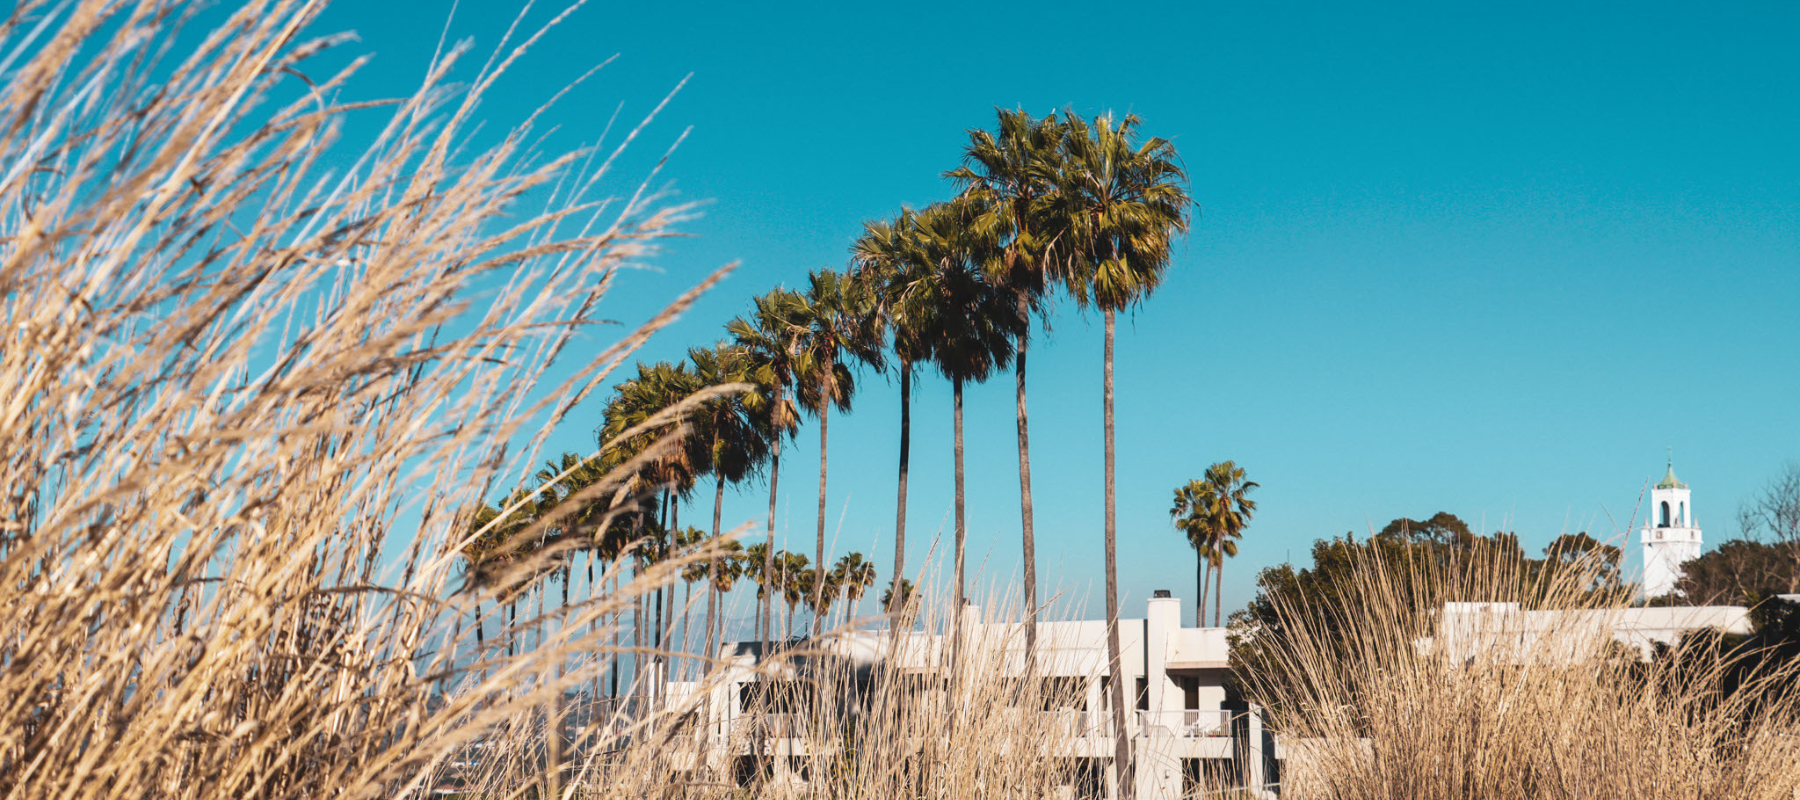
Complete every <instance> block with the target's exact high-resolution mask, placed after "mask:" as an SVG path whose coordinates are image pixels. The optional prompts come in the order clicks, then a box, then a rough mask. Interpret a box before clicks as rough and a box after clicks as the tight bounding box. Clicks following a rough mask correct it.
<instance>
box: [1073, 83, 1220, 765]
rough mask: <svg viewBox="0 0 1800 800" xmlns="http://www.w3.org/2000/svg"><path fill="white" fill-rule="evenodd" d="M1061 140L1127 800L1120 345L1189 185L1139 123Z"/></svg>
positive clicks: (1163, 259) (1083, 129)
mask: <svg viewBox="0 0 1800 800" xmlns="http://www.w3.org/2000/svg"><path fill="white" fill-rule="evenodd" d="M1067 124H1068V130H1067V134H1066V135H1065V136H1064V137H1063V140H1062V145H1063V146H1062V151H1063V162H1064V164H1063V170H1062V176H1061V178H1062V180H1061V185H1060V186H1059V187H1058V191H1057V196H1056V198H1055V200H1054V201H1053V202H1054V205H1055V206H1056V210H1055V211H1054V212H1053V213H1055V214H1056V215H1057V216H1058V217H1059V218H1061V219H1063V220H1065V224H1066V228H1065V231H1064V234H1063V235H1064V236H1065V237H1067V242H1068V246H1069V247H1070V248H1071V250H1072V253H1073V254H1074V255H1073V258H1072V261H1071V266H1072V268H1073V269H1074V270H1075V272H1074V274H1073V276H1072V277H1073V278H1074V279H1073V280H1070V281H1068V284H1069V288H1070V289H1071V291H1072V293H1073V294H1074V296H1075V300H1076V302H1077V303H1079V304H1081V305H1084V306H1085V305H1094V306H1098V307H1099V308H1100V312H1101V314H1102V316H1103V317H1104V319H1105V329H1106V334H1105V337H1106V338H1105V345H1104V347H1103V348H1102V359H1103V364H1102V379H1101V383H1102V387H1103V388H1102V390H1101V406H1102V411H1101V419H1102V424H1103V427H1104V429H1105V436H1104V439H1105V448H1104V462H1105V466H1104V472H1105V478H1104V484H1105V492H1106V533H1105V547H1106V630H1107V637H1106V638H1107V658H1108V661H1109V662H1110V665H1111V676H1112V695H1113V696H1112V703H1113V725H1114V731H1115V737H1114V742H1113V747H1114V757H1113V764H1114V767H1115V769H1116V770H1117V775H1118V781H1119V788H1120V790H1121V795H1124V796H1126V797H1127V798H1129V795H1130V792H1131V787H1132V781H1131V776H1132V774H1133V772H1134V771H1135V770H1134V768H1133V767H1132V765H1131V742H1130V739H1129V738H1128V737H1127V735H1126V729H1125V686H1124V676H1123V674H1122V670H1121V666H1120V661H1119V658H1120V655H1119V596H1118V558H1117V540H1118V525H1117V508H1116V496H1115V491H1114V488H1115V487H1114V481H1113V452H1114V448H1113V337H1114V331H1115V328H1116V317H1117V314H1118V312H1119V310H1120V309H1129V308H1131V307H1132V306H1134V305H1136V304H1137V303H1139V302H1142V301H1143V300H1144V299H1145V298H1147V297H1149V296H1150V294H1151V293H1152V292H1154V291H1155V290H1156V287H1157V286H1158V285H1159V284H1161V283H1162V278H1163V274H1164V272H1165V271H1167V269H1168V266H1169V252H1170V247H1171V244H1172V242H1173V239H1174V237H1175V234H1177V233H1180V232H1184V231H1186V230H1187V227H1188V209H1189V208H1190V207H1191V206H1192V205H1193V200H1192V198H1190V197H1189V195H1188V190H1187V175H1186V173H1185V172H1184V171H1183V169H1182V166H1181V164H1180V161H1179V160H1178V159H1177V157H1176V154H1175V146H1174V145H1173V144H1171V143H1169V142H1168V141H1167V140H1164V139H1160V138H1155V137H1152V138H1150V139H1148V140H1145V141H1143V142H1141V143H1140V142H1139V141H1138V136H1137V126H1138V119H1137V117H1136V116H1133V115H1126V116H1125V117H1124V118H1123V119H1115V118H1114V117H1112V116H1111V115H1103V116H1099V117H1096V118H1094V120H1093V123H1092V124H1091V125H1090V124H1089V123H1087V122H1086V121H1084V120H1082V119H1081V118H1080V117H1077V116H1075V115H1073V114H1070V115H1069V116H1068V120H1067Z"/></svg>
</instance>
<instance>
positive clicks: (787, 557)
mask: <svg viewBox="0 0 1800 800" xmlns="http://www.w3.org/2000/svg"><path fill="white" fill-rule="evenodd" d="M778 555H779V558H777V559H776V562H777V564H778V567H777V569H778V570H779V572H778V573H777V575H776V580H775V581H774V582H773V583H774V585H775V587H776V588H777V589H778V590H779V591H780V592H781V600H782V602H784V603H787V607H788V613H787V627H786V628H784V629H783V631H782V632H783V633H784V634H785V636H786V637H787V638H790V639H791V638H793V636H794V612H795V611H796V610H798V609H799V606H800V602H801V601H803V600H805V599H807V596H808V595H809V594H812V593H813V591H814V588H813V580H814V578H813V573H812V572H810V571H808V570H807V567H808V566H810V562H809V561H808V560H807V558H806V554H805V553H788V552H783V553H779V554H778Z"/></svg>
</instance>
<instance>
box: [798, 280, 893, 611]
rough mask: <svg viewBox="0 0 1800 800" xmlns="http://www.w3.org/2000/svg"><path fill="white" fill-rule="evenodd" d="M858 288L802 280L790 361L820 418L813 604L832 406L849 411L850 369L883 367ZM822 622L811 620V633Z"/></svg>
mask: <svg viewBox="0 0 1800 800" xmlns="http://www.w3.org/2000/svg"><path fill="white" fill-rule="evenodd" d="M861 288H862V287H859V286H857V285H856V283H855V282H854V281H852V280H850V279H848V278H846V277H845V276H843V275H842V274H840V273H837V272H834V271H832V270H820V271H818V272H814V273H811V274H810V275H808V276H807V288H806V291H805V292H803V293H802V294H801V298H802V304H803V305H802V307H801V312H800V313H799V314H798V315H797V316H796V318H795V319H796V321H798V322H799V323H800V324H801V325H802V326H803V328H804V330H803V331H801V332H800V333H799V335H798V340H799V342H800V346H799V348H798V349H797V351H796V352H797V354H798V358H797V359H796V360H795V377H794V385H795V387H796V389H797V390H798V391H797V394H798V396H799V400H800V406H801V407H802V408H804V409H806V410H807V411H810V412H812V414H813V416H815V417H817V418H818V420H819V517H818V540H817V549H816V551H815V553H816V554H815V556H814V558H815V559H816V560H815V570H816V571H817V572H818V574H817V575H815V576H814V577H813V581H812V592H813V598H812V605H813V606H815V607H817V606H819V605H820V604H821V602H822V599H823V597H822V595H821V593H822V592H824V591H825V568H826V564H825V465H826V451H827V450H828V445H829V444H830V440H829V433H830V423H831V408H832V406H836V407H837V409H838V410H839V411H849V410H850V399H851V397H852V396H853V395H855V393H856V378H855V375H854V374H853V373H852V371H851V367H852V366H854V365H856V364H858V363H861V364H867V365H869V366H872V367H874V368H876V369H881V367H882V355H881V336H880V334H879V329H878V326H877V324H876V316H875V314H874V313H873V305H872V303H871V298H870V297H869V296H868V293H867V292H864V291H859V289H861ZM820 623H821V621H820V620H819V618H818V617H817V616H815V617H814V618H813V633H815V634H817V633H818V632H819V630H820V628H819V625H820Z"/></svg>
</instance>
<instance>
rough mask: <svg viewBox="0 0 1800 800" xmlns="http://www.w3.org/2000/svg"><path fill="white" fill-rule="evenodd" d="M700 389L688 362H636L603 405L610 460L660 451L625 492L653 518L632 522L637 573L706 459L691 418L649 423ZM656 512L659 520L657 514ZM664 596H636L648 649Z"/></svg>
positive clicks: (655, 551) (659, 627)
mask: <svg viewBox="0 0 1800 800" xmlns="http://www.w3.org/2000/svg"><path fill="white" fill-rule="evenodd" d="M701 388H703V386H702V384H701V382H700V381H699V380H698V379H697V378H696V376H695V375H694V373H693V372H691V371H689V370H688V368H687V364H686V362H683V363H680V364H671V363H669V362H666V361H659V362H656V363H654V364H644V363H639V364H638V365H637V375H636V376H634V377H632V378H631V379H629V380H626V381H625V382H624V383H621V384H619V386H618V387H617V388H616V390H615V395H614V397H613V400H612V401H611V402H609V403H608V404H607V408H606V412H605V415H604V421H603V424H602V426H601V438H602V441H603V442H606V443H610V445H611V446H610V448H609V449H608V450H607V454H606V457H607V459H608V460H609V461H611V462H615V463H621V464H622V463H625V462H627V461H629V460H630V459H632V458H635V457H637V456H640V455H643V454H645V453H646V452H651V448H653V447H660V449H659V450H657V451H656V452H657V455H656V456H655V457H654V458H652V459H650V460H649V461H648V462H647V463H646V464H644V465H642V466H641V467H639V468H638V471H637V473H636V474H635V475H634V476H633V477H632V478H631V480H630V482H629V483H628V490H629V492H630V493H631V494H632V495H635V496H638V497H639V498H641V499H640V501H639V502H640V503H642V502H644V501H645V500H647V501H648V502H649V503H650V504H651V506H650V508H649V509H648V510H649V511H650V512H651V514H652V516H653V519H650V520H648V521H646V520H644V519H643V518H642V512H640V514H639V518H638V519H637V520H636V521H635V522H634V524H635V525H636V526H637V528H638V532H637V533H635V534H634V538H638V537H642V538H643V539H644V542H645V545H646V546H644V547H640V548H639V549H638V551H637V553H636V558H635V560H634V563H635V565H636V567H637V568H638V569H639V570H640V571H643V570H645V569H648V568H649V567H650V566H651V565H652V564H654V563H655V558H657V557H660V556H661V555H662V548H663V547H664V546H665V543H664V542H662V541H660V540H659V539H657V538H655V537H660V536H662V535H664V534H665V533H666V531H667V530H668V529H669V527H670V526H669V522H670V520H669V519H668V515H669V514H670V510H671V509H672V508H673V502H672V501H673V499H674V498H676V497H687V496H688V495H690V494H691V493H692V491H693V488H694V486H695V484H696V483H697V482H698V480H699V473H700V467H701V466H702V462H703V461H704V459H705V450H704V448H701V447H698V446H696V444H695V439H694V437H693V436H691V435H690V434H691V433H692V430H693V428H692V423H691V422H690V420H689V419H686V418H681V417H677V418H672V419H667V420H663V421H660V422H658V423H657V424H655V425H649V424H648V423H650V422H651V420H652V419H655V418H656V417H657V416H658V415H660V414H663V413H664V412H666V411H668V410H669V409H670V408H672V407H674V406H676V404H678V403H680V402H682V401H684V400H686V399H688V398H689V397H690V396H692V395H693V394H694V393H696V392H698V391H700V389H701ZM646 426H647V427H646ZM640 428H641V429H640ZM634 429H640V430H638V432H637V433H636V434H635V435H633V436H632V437H630V438H629V439H624V438H622V437H624V435H625V433H626V432H627V431H630V430H634ZM669 437H674V438H676V439H677V441H676V442H674V443H673V445H672V446H671V445H670V444H668V443H667V442H666V441H665V440H666V439H667V438H669ZM640 507H641V506H640ZM659 509H660V511H661V514H660V516H658V515H657V511H658V510H659ZM667 598H668V590H667V589H666V588H664V587H658V588H657V589H656V590H655V591H654V592H653V593H652V595H651V596H650V597H648V598H646V597H644V596H643V595H639V596H638V598H637V603H638V613H637V620H638V623H637V626H636V627H637V629H638V631H639V632H638V633H637V643H638V644H639V646H642V645H644V644H645V643H646V642H649V643H650V644H651V646H653V647H656V648H658V649H660V647H661V645H662V637H663V624H662V623H663V619H662V617H663V609H664V608H665V607H666V606H667ZM645 603H649V604H650V606H651V609H650V612H651V614H654V616H653V617H652V616H650V615H649V614H646V613H645V611H644V608H643V605H644V604H645ZM646 626H648V627H646ZM648 666H650V667H651V668H652V669H661V667H662V661H661V659H660V657H652V658H651V663H650V664H649V665H648Z"/></svg>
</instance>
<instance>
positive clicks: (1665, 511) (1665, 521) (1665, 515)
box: [1656, 500, 1669, 528]
mask: <svg viewBox="0 0 1800 800" xmlns="http://www.w3.org/2000/svg"><path fill="white" fill-rule="evenodd" d="M1656 527H1658V528H1667V527H1669V501H1667V500H1664V501H1663V504H1662V521H1661V522H1658V523H1656Z"/></svg>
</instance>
